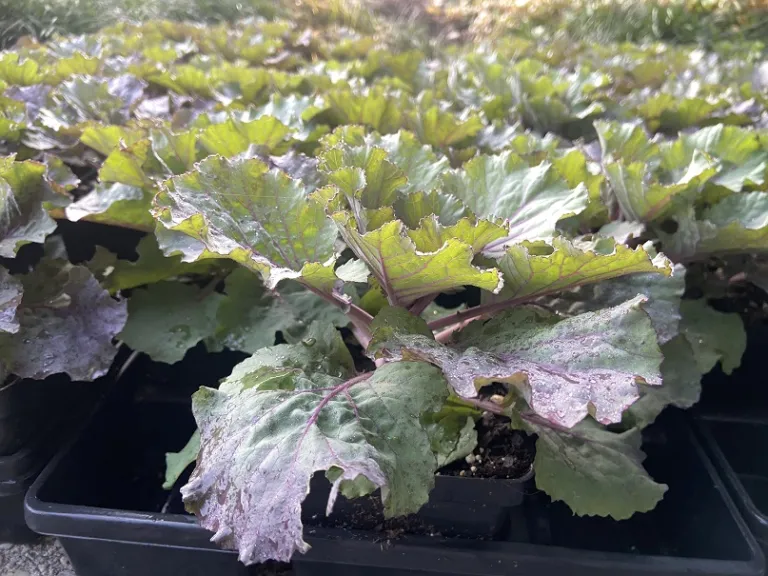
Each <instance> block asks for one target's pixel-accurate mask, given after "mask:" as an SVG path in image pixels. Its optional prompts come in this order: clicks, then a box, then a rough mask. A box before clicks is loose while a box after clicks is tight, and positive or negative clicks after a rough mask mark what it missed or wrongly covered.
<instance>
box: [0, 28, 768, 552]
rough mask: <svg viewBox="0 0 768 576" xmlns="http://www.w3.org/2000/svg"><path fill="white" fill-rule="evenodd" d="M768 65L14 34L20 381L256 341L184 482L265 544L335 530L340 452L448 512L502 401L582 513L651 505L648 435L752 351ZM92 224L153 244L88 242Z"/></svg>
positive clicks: (12, 145) (3, 319) (206, 399)
mask: <svg viewBox="0 0 768 576" xmlns="http://www.w3.org/2000/svg"><path fill="white" fill-rule="evenodd" d="M438 48H439V49H438ZM760 58H762V56H761V52H760V51H759V50H755V49H753V48H752V47H749V46H742V45H738V46H731V45H723V46H720V47H719V48H718V50H717V51H714V52H706V53H705V52H703V51H701V50H695V49H690V48H683V47H676V48H675V47H669V46H663V45H652V46H630V45H620V46H602V45H592V44H588V43H576V44H574V43H566V44H563V43H561V42H558V41H556V40H555V41H553V42H551V43H547V44H538V43H536V42H533V41H531V40H527V39H521V38H515V37H508V38H502V39H499V40H498V41H497V42H496V43H495V44H494V45H492V46H480V47H474V46H472V47H467V46H460V45H457V46H447V45H446V46H439V47H438V46H437V45H436V46H433V47H432V48H431V49H430V50H429V53H428V54H427V53H425V52H423V51H421V50H417V49H408V50H402V49H396V48H395V47H393V46H392V45H391V44H389V43H388V41H387V40H386V39H382V38H379V37H375V36H369V35H366V34H361V33H359V32H356V31H354V30H350V29H346V28H338V27H329V28H327V29H325V28H321V29H306V28H302V27H300V26H297V25H296V24H292V23H286V22H270V21H259V20H254V21H249V22H245V23H241V24H238V25H236V26H226V27H225V26H213V27H203V26H196V25H190V24H179V23H169V22H154V23H148V24H145V25H141V26H134V25H120V26H116V27H113V28H109V29H105V30H104V31H102V32H100V33H98V34H94V35H90V36H84V37H79V38H55V39H53V40H52V41H51V42H50V43H48V44H46V45H39V44H36V43H34V42H32V41H28V42H25V43H23V45H21V46H19V47H18V48H17V49H16V50H14V51H10V52H5V53H3V54H1V55H0V89H2V96H0V149H2V152H3V154H4V156H3V157H2V158H1V159H0V192H2V194H0V216H2V218H0V257H2V258H4V259H6V260H5V261H4V264H5V265H6V267H5V268H2V269H0V284H2V289H1V290H0V294H2V299H1V301H2V307H1V308H0V312H2V314H0V365H1V366H2V370H3V371H4V372H3V373H4V375H6V376H9V378H10V381H14V382H15V381H17V380H18V378H44V377H46V376H47V375H49V374H53V373H58V372H65V373H68V374H70V375H71V376H72V378H75V379H93V378H97V377H99V376H101V375H103V374H105V373H106V372H107V370H108V369H109V367H110V365H111V363H112V361H113V359H114V356H115V350H116V346H115V344H116V343H117V342H120V343H121V345H123V346H126V347H128V348H130V349H132V350H133V351H134V352H136V353H139V352H141V353H145V354H147V355H148V356H149V357H150V358H151V359H153V360H154V361H157V362H165V363H168V364H173V363H175V362H178V361H180V360H182V358H184V356H185V354H187V352H188V351H189V350H190V349H192V348H193V347H197V350H198V351H200V350H202V349H203V347H204V349H205V350H207V351H208V352H217V351H221V350H224V349H228V350H234V351H240V352H244V353H246V354H248V355H250V356H249V357H248V358H247V359H246V360H244V361H243V362H241V363H240V364H238V365H237V366H236V367H235V368H234V370H233V371H232V373H231V375H230V376H229V377H228V378H226V379H225V380H224V381H223V382H221V384H220V386H219V387H218V388H217V389H214V388H208V387H203V388H201V389H200V390H199V391H198V392H197V393H196V394H195V395H194V398H193V411H194V415H195V418H196V421H197V424H198V431H197V432H196V433H195V435H194V436H193V437H192V438H191V439H190V442H189V444H188V445H187V446H186V447H185V448H184V449H183V450H182V451H180V452H179V453H176V454H169V455H168V456H167V463H168V467H167V474H166V484H165V485H166V487H167V488H169V489H170V488H173V487H174V486H175V485H177V484H181V481H180V477H181V475H182V473H183V472H184V470H185V468H187V466H188V465H190V464H191V463H192V462H195V464H196V466H195V470H194V472H193V473H192V476H191V478H190V479H189V481H188V482H187V483H186V485H184V486H183V488H182V489H181V491H182V495H183V498H184V501H185V503H186V506H187V508H188V510H189V511H191V512H193V513H195V514H196V515H197V517H198V518H199V520H200V522H201V524H202V525H203V526H204V527H206V528H207V529H209V530H210V531H211V532H213V539H214V541H216V542H218V543H220V544H221V545H222V546H225V547H228V548H233V549H237V550H239V553H240V558H241V560H242V561H243V562H245V563H248V564H251V563H257V562H263V561H266V560H270V559H273V560H281V561H285V560H289V559H290V558H291V557H292V556H293V555H294V554H295V553H296V552H304V551H306V550H307V548H308V545H307V544H306V543H305V541H304V539H303V536H302V533H303V527H302V523H301V504H302V502H303V501H304V499H305V498H306V496H307V493H308V490H309V485H310V479H311V478H312V477H313V476H314V475H324V476H325V477H326V478H327V479H328V481H329V482H330V484H331V486H332V488H331V492H330V497H329V499H328V505H327V509H328V511H330V510H332V509H333V505H334V501H335V500H336V499H337V498H338V496H339V494H341V495H343V496H345V497H347V498H355V497H360V496H364V495H367V494H370V493H372V492H374V491H376V490H379V491H380V494H381V500H382V504H383V507H384V513H385V515H386V516H388V517H392V516H399V515H404V514H409V513H413V512H416V511H418V510H419V509H420V507H421V506H423V505H424V504H425V503H426V502H427V499H428V498H429V493H430V490H431V489H432V487H433V486H434V483H435V474H436V473H437V472H438V471H439V470H440V469H441V468H443V467H445V466H446V465H449V464H450V463H452V462H454V461H457V460H460V459H463V458H465V457H466V456H467V455H469V454H470V453H472V451H473V450H474V449H475V447H476V446H477V444H478V432H477V430H476V422H477V421H478V420H480V419H481V418H487V417H488V415H491V416H492V417H493V418H495V421H496V422H497V423H501V424H502V425H504V426H506V425H508V426H509V427H511V428H514V429H516V430H520V431H523V432H525V433H527V434H530V435H531V436H535V438H536V455H535V461H534V469H535V481H536V485H537V486H538V488H540V489H541V490H543V491H545V492H546V493H547V494H549V495H550V496H551V497H552V498H553V499H555V500H562V501H564V502H565V503H566V504H568V505H569V506H570V507H571V509H572V510H573V511H574V513H576V514H579V515H600V516H608V517H612V518H614V519H616V520H621V519H625V518H629V517H630V516H632V514H634V513H636V512H642V511H647V510H650V509H652V508H654V506H656V504H657V503H658V502H659V501H660V500H661V499H662V498H663V497H664V493H665V491H666V486H664V485H662V484H659V483H657V482H655V481H654V480H653V479H652V478H651V477H650V476H649V475H648V474H647V472H646V471H645V469H644V468H643V459H644V454H643V452H642V450H641V431H642V429H643V428H644V427H645V426H647V425H648V424H650V423H651V422H653V421H654V419H655V418H656V417H657V416H658V414H659V413H660V412H661V411H662V410H663V409H664V408H665V407H666V406H669V405H672V406H677V407H680V408H687V407H690V406H692V405H693V404H694V403H695V402H696V401H697V400H698V397H699V392H700V380H701V376H702V375H703V374H705V373H707V372H709V371H710V370H712V369H713V368H714V367H715V366H716V365H718V364H719V365H720V367H721V368H722V369H723V370H724V371H725V372H728V373H730V372H731V371H732V370H734V369H735V368H736V367H737V366H738V365H739V362H740V359H741V355H742V352H743V350H744V347H745V342H746V336H745V331H744V328H743V324H742V318H741V317H740V316H739V315H738V314H736V313H734V312H737V311H738V312H740V313H741V312H743V311H742V310H741V309H738V310H737V309H736V308H735V307H734V306H730V307H729V306H725V305H724V301H726V300H727V302H730V304H733V302H734V301H735V300H737V299H734V298H731V296H732V294H731V293H730V292H727V290H726V289H725V288H724V287H723V285H724V284H726V285H727V289H728V290H730V288H732V285H733V284H738V285H739V286H742V287H743V286H744V285H748V284H749V283H752V284H754V285H756V286H768V281H766V280H765V278H768V276H765V270H766V269H768V268H767V267H764V266H763V265H762V261H761V258H760V256H759V255H760V254H763V255H764V254H765V253H766V252H768V220H767V219H766V214H768V201H767V200H766V198H767V197H768V192H766V190H767V189H768V180H766V171H767V170H768V139H766V136H765V133H764V131H763V130H762V129H761V128H760V126H761V122H763V118H764V117H765V113H766V111H765V102H766V100H765V85H766V82H765V79H764V78H763V76H764V70H763V68H762V67H761V65H760ZM57 220H61V221H65V220H66V221H68V222H69V223H76V224H74V225H73V224H68V226H62V227H61V228H59V229H57V224H56V221H57ZM84 222H89V223H91V226H94V225H101V226H102V228H101V230H104V231H105V232H104V234H105V235H107V236H111V235H113V234H114V235H117V232H116V230H117V228H123V229H130V230H132V231H135V232H136V233H137V234H140V235H142V234H143V236H142V237H141V240H140V241H138V244H137V246H136V248H135V254H134V255H133V257H125V256H123V257H118V256H117V255H116V254H113V253H112V252H110V251H109V250H107V249H106V248H104V247H103V246H96V247H95V250H94V253H93V256H92V257H91V258H90V259H89V260H86V261H84V262H83V258H80V259H78V260H75V262H76V263H71V262H70V261H69V258H68V256H67V254H66V250H65V249H64V246H63V245H62V242H61V241H60V240H61V234H64V232H63V231H62V230H64V231H66V229H67V228H68V229H69V230H72V226H74V227H75V229H76V230H78V231H79V230H81V229H82V230H85V229H86V225H85V224H81V223H84ZM70 234H71V232H70ZM78 234H79V232H78ZM86 236H87V234H86V233H85V232H84V233H83V237H86ZM25 244H40V245H42V246H43V251H44V252H45V256H44V258H43V259H42V260H41V261H40V262H39V263H38V264H36V265H35V266H34V267H33V268H32V269H29V266H27V265H26V264H23V265H22V263H21V262H19V261H18V260H17V261H16V262H10V261H8V260H7V259H10V258H13V257H15V256H16V255H17V252H18V250H19V249H20V248H21V247H22V246H24V245H25ZM25 250H26V248H25ZM755 254H757V255H758V256H754V255H755ZM85 258H88V256H85ZM21 260H24V259H21ZM24 261H25V260H24ZM740 263H743V264H740ZM734 266H741V268H740V269H736V270H734ZM20 268H21V269H20ZM713 271H714V272H713ZM750 290H752V288H750ZM754 290H755V291H757V290H758V289H757V288H754ZM726 292H727V295H728V296H729V298H730V300H729V299H724V298H723V296H724V295H726ZM754 293H756V292H751V294H754ZM753 303H755V304H756V302H750V303H749V304H750V305H751V304H753ZM742 316H744V314H742ZM278 342H279V343H278Z"/></svg>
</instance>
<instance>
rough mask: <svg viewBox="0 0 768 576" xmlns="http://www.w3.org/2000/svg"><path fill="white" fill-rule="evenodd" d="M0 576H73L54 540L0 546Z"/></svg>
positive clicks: (67, 559)
mask: <svg viewBox="0 0 768 576" xmlns="http://www.w3.org/2000/svg"><path fill="white" fill-rule="evenodd" d="M0 576H75V572H74V570H72V565H71V564H70V563H69V558H67V555H66V554H65V553H64V550H63V549H62V547H61V546H60V545H59V543H58V542H57V541H56V540H53V539H51V538H48V539H45V540H42V541H41V542H39V543H38V544H24V545H21V544H0Z"/></svg>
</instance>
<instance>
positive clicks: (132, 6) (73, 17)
mask: <svg viewBox="0 0 768 576" xmlns="http://www.w3.org/2000/svg"><path fill="white" fill-rule="evenodd" d="M250 16H263V17H267V18H272V17H275V16H284V17H288V18H293V19H296V20H298V21H300V22H302V21H303V22H306V23H310V22H311V23H313V24H314V25H323V24H328V23H335V24H341V25H345V26H350V27H353V28H355V29H357V30H360V31H361V32H366V33H373V32H376V33H378V34H380V35H382V36H387V37H388V38H390V39H393V37H394V39H395V40H396V41H399V42H402V43H404V44H406V45H407V44H411V45H414V44H422V45H423V44H424V43H425V42H426V43H429V42H432V41H434V40H435V39H444V38H448V39H462V40H468V41H473V40H476V39H482V40H486V39H488V38H492V37H496V36H499V35H504V34H508V33H517V34H522V35H525V36H542V35H543V36H545V37H546V36H549V37H551V36H561V37H563V36H564V37H566V38H567V39H572V40H574V41H578V40H586V41H592V42H600V43H609V42H647V41H657V40H661V41H667V42H673V43H696V44H701V45H704V46H709V45H712V44H715V43H717V42H720V41H723V40H728V41H739V40H764V39H766V38H768V0H650V1H639V0H0V48H6V47H9V46H11V45H12V44H13V43H14V42H15V41H16V40H17V39H18V38H19V37H21V36H27V35H28V36H34V37H36V38H38V39H40V40H46V39H47V38H50V37H51V36H52V35H54V34H83V33H87V32H93V31H95V30H98V29H99V28H101V27H103V26H107V25H110V24H114V23H115V22H120V21H126V20H130V21H144V20H151V19H170V20H191V21H196V22H221V21H234V20H238V19H240V18H247V17H250ZM396 43H397V42H396Z"/></svg>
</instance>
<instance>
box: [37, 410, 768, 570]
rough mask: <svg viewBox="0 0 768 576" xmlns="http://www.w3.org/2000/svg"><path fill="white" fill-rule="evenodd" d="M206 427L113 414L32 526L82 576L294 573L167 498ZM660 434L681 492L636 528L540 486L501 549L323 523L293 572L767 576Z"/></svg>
mask: <svg viewBox="0 0 768 576" xmlns="http://www.w3.org/2000/svg"><path fill="white" fill-rule="evenodd" d="M193 427H194V422H193V421H192V417H191V415H190V411H189V405H188V402H182V403H179V402H159V401H157V400H153V401H141V402H129V403H123V404H120V405H116V406H113V408H112V409H111V410H108V411H105V412H104V413H102V414H101V415H100V417H98V418H97V419H96V420H94V422H93V423H92V425H91V426H90V427H89V428H88V429H87V430H86V431H85V433H84V434H83V435H82V436H81V437H80V438H79V439H78V440H77V441H76V442H74V443H73V444H72V445H70V447H69V448H68V449H66V450H64V451H63V452H62V453H60V455H59V456H58V457H57V458H56V459H55V460H54V461H53V462H51V464H50V465H49V466H48V468H47V469H46V470H45V471H44V472H43V474H41V475H40V477H39V478H38V479H37V481H36V482H35V483H34V485H33V486H32V488H31V489H30V490H29V492H28V494H27V498H26V518H27V522H28V523H29V525H30V527H31V528H33V529H34V530H36V531H37V532H40V533H42V534H49V535H53V536H57V537H59V538H60V539H61V542H62V544H63V546H64V548H65V549H66V551H67V553H68V554H69V556H70V558H71V560H72V562H73V565H74V567H75V569H76V571H77V573H78V575H79V576H104V575H105V574H109V575H110V576H133V575H136V576H139V575H141V576H166V575H167V574H185V575H189V576H198V575H199V576H204V575H205V576H210V575H211V574H216V575H217V576H229V575H245V574H258V573H264V571H265V570H266V571H268V573H274V572H275V571H280V570H283V569H287V568H285V567H282V566H278V567H275V566H269V567H264V566H257V567H245V566H243V565H241V564H240V563H239V562H238V560H237V555H236V554H235V553H234V552H230V551H221V550H219V549H218V548H217V547H216V546H215V545H214V544H212V543H211V542H210V541H209V538H210V535H211V534H210V533H209V532H207V531H205V530H203V529H202V528H200V527H198V526H197V525H196V523H195V521H194V519H193V518H191V517H190V516H187V515H185V514H183V513H181V503H180V499H179V496H178V492H176V493H170V494H169V493H168V492H165V491H163V490H162V489H161V483H162V476H163V469H164V453H165V452H167V451H173V450H178V449H180V448H181V447H182V446H183V445H184V443H185V442H186V441H187V439H188V437H189V435H190V433H191V431H192V429H193ZM668 430H669V433H667V431H668ZM650 432H651V433H650V435H649V436H648V438H647V441H646V443H645V449H646V451H647V453H648V460H647V467H648V469H649V471H650V472H651V473H652V474H653V475H654V476H655V477H656V478H657V479H658V480H660V481H663V482H666V483H667V484H668V485H669V487H670V489H669V492H668V493H667V495H666V497H665V498H664V501H663V502H662V503H661V504H660V505H659V506H658V507H657V509H656V510H654V511H653V512H650V513H646V514H638V515H636V516H635V517H633V518H632V519H631V520H628V521H624V522H614V521H611V520H608V519H596V518H576V517H574V516H573V515H572V514H571V512H570V511H569V509H568V508H567V507H566V506H565V505H562V504H561V503H552V502H551V501H550V500H549V499H548V498H547V497H546V496H545V495H543V494H542V493H540V492H538V491H536V490H535V487H534V486H533V484H532V483H530V482H529V483H528V484H526V485H525V494H524V497H523V501H522V503H521V504H520V505H519V506H517V507H514V508H512V510H514V511H515V513H514V514H511V515H510V516H509V518H508V522H507V524H506V529H505V530H504V532H503V533H501V534H497V535H496V537H495V538H494V539H492V540H488V539H486V540H480V539H471V538H446V537H443V536H429V535H419V536H416V535H414V536H411V535H407V536H403V535H390V534H382V533H381V532H375V533H374V532H365V531H360V530H347V529H341V528H324V527H321V526H319V525H311V524H309V525H307V526H305V538H306V540H307V541H308V542H309V544H310V545H311V546H312V549H311V550H310V551H309V552H308V553H307V554H306V555H304V556H301V555H297V556H295V557H294V562H293V566H292V570H293V571H294V572H295V573H296V574H299V575H309V576H313V575H315V574H318V575H323V576H326V575H327V574H334V575H342V576H346V575H349V576H352V575H355V576H356V575H358V574H359V575H361V576H363V575H380V576H384V575H385V574H386V575H398V574H403V575H406V574H407V575H416V574H419V575H425V576H426V575H428V574H429V575H435V574H455V575H465V574H473V575H481V574H489V575H502V574H515V575H524V576H527V575H530V576H533V575H536V576H538V575H541V574H557V575H558V576H564V575H571V574H572V575H579V576H580V575H582V574H583V575H584V576H587V575H589V576H594V575H595V574H603V575H605V576H616V575H622V576H627V575H633V574H648V575H649V576H650V575H651V574H653V575H654V576H672V575H681V576H682V575H683V574H685V575H691V574H699V575H707V576H758V575H760V574H763V570H764V559H763V555H762V553H761V551H760V548H759V546H758V545H757V542H756V541H755V540H754V538H753V537H752V536H751V535H750V534H749V531H748V529H747V527H746V525H745V524H744V522H743V520H741V518H740V517H739V515H738V513H737V511H736V509H735V506H734V505H733V503H732V502H731V500H730V499H729V498H728V496H727V494H726V491H725V490H724V488H723V486H722V484H721V482H720V480H719V479H718V477H717V475H716V474H715V472H714V470H713V467H712V465H711V463H710V462H709V460H708V459H707V458H706V456H705V455H704V452H703V450H702V449H701V447H700V445H699V444H698V443H697V441H696V439H695V437H694V435H693V433H692V432H691V430H690V428H689V427H688V426H687V425H686V424H684V423H683V424H681V423H674V425H673V426H671V427H669V428H668V427H666V426H665V425H664V424H660V425H656V426H654V427H653V428H652V429H651V430H650ZM174 512H176V513H174ZM306 512H307V511H306V510H305V513H306Z"/></svg>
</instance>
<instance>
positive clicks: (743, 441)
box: [697, 417, 768, 552]
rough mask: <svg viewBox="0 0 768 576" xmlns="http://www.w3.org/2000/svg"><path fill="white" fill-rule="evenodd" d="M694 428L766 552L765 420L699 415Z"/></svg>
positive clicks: (767, 429)
mask: <svg viewBox="0 0 768 576" xmlns="http://www.w3.org/2000/svg"><path fill="white" fill-rule="evenodd" d="M697 429H698V431H699V433H700V434H701V436H702V442H703V444H704V446H705V447H706V448H707V450H708V451H709V453H710V455H711V456H712V461H713V462H714V464H715V466H716V467H717V469H718V471H719V472H720V475H721V476H722V478H723V481H724V482H725V484H726V486H727V487H728V489H729V490H730V492H731V494H732V495H733V499H734V501H735V502H736V504H737V506H738V507H739V509H740V510H741V512H742V514H743V515H744V519H745V520H746V521H747V523H748V524H749V526H750V528H751V529H752V532H753V533H754V535H755V537H756V538H757V539H758V540H759V541H760V543H761V544H762V546H763V550H765V551H767V552H768V458H767V457H766V456H768V419H755V420H750V419H741V420H737V419H734V418H722V417H703V418H700V419H699V420H698V421H697Z"/></svg>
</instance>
